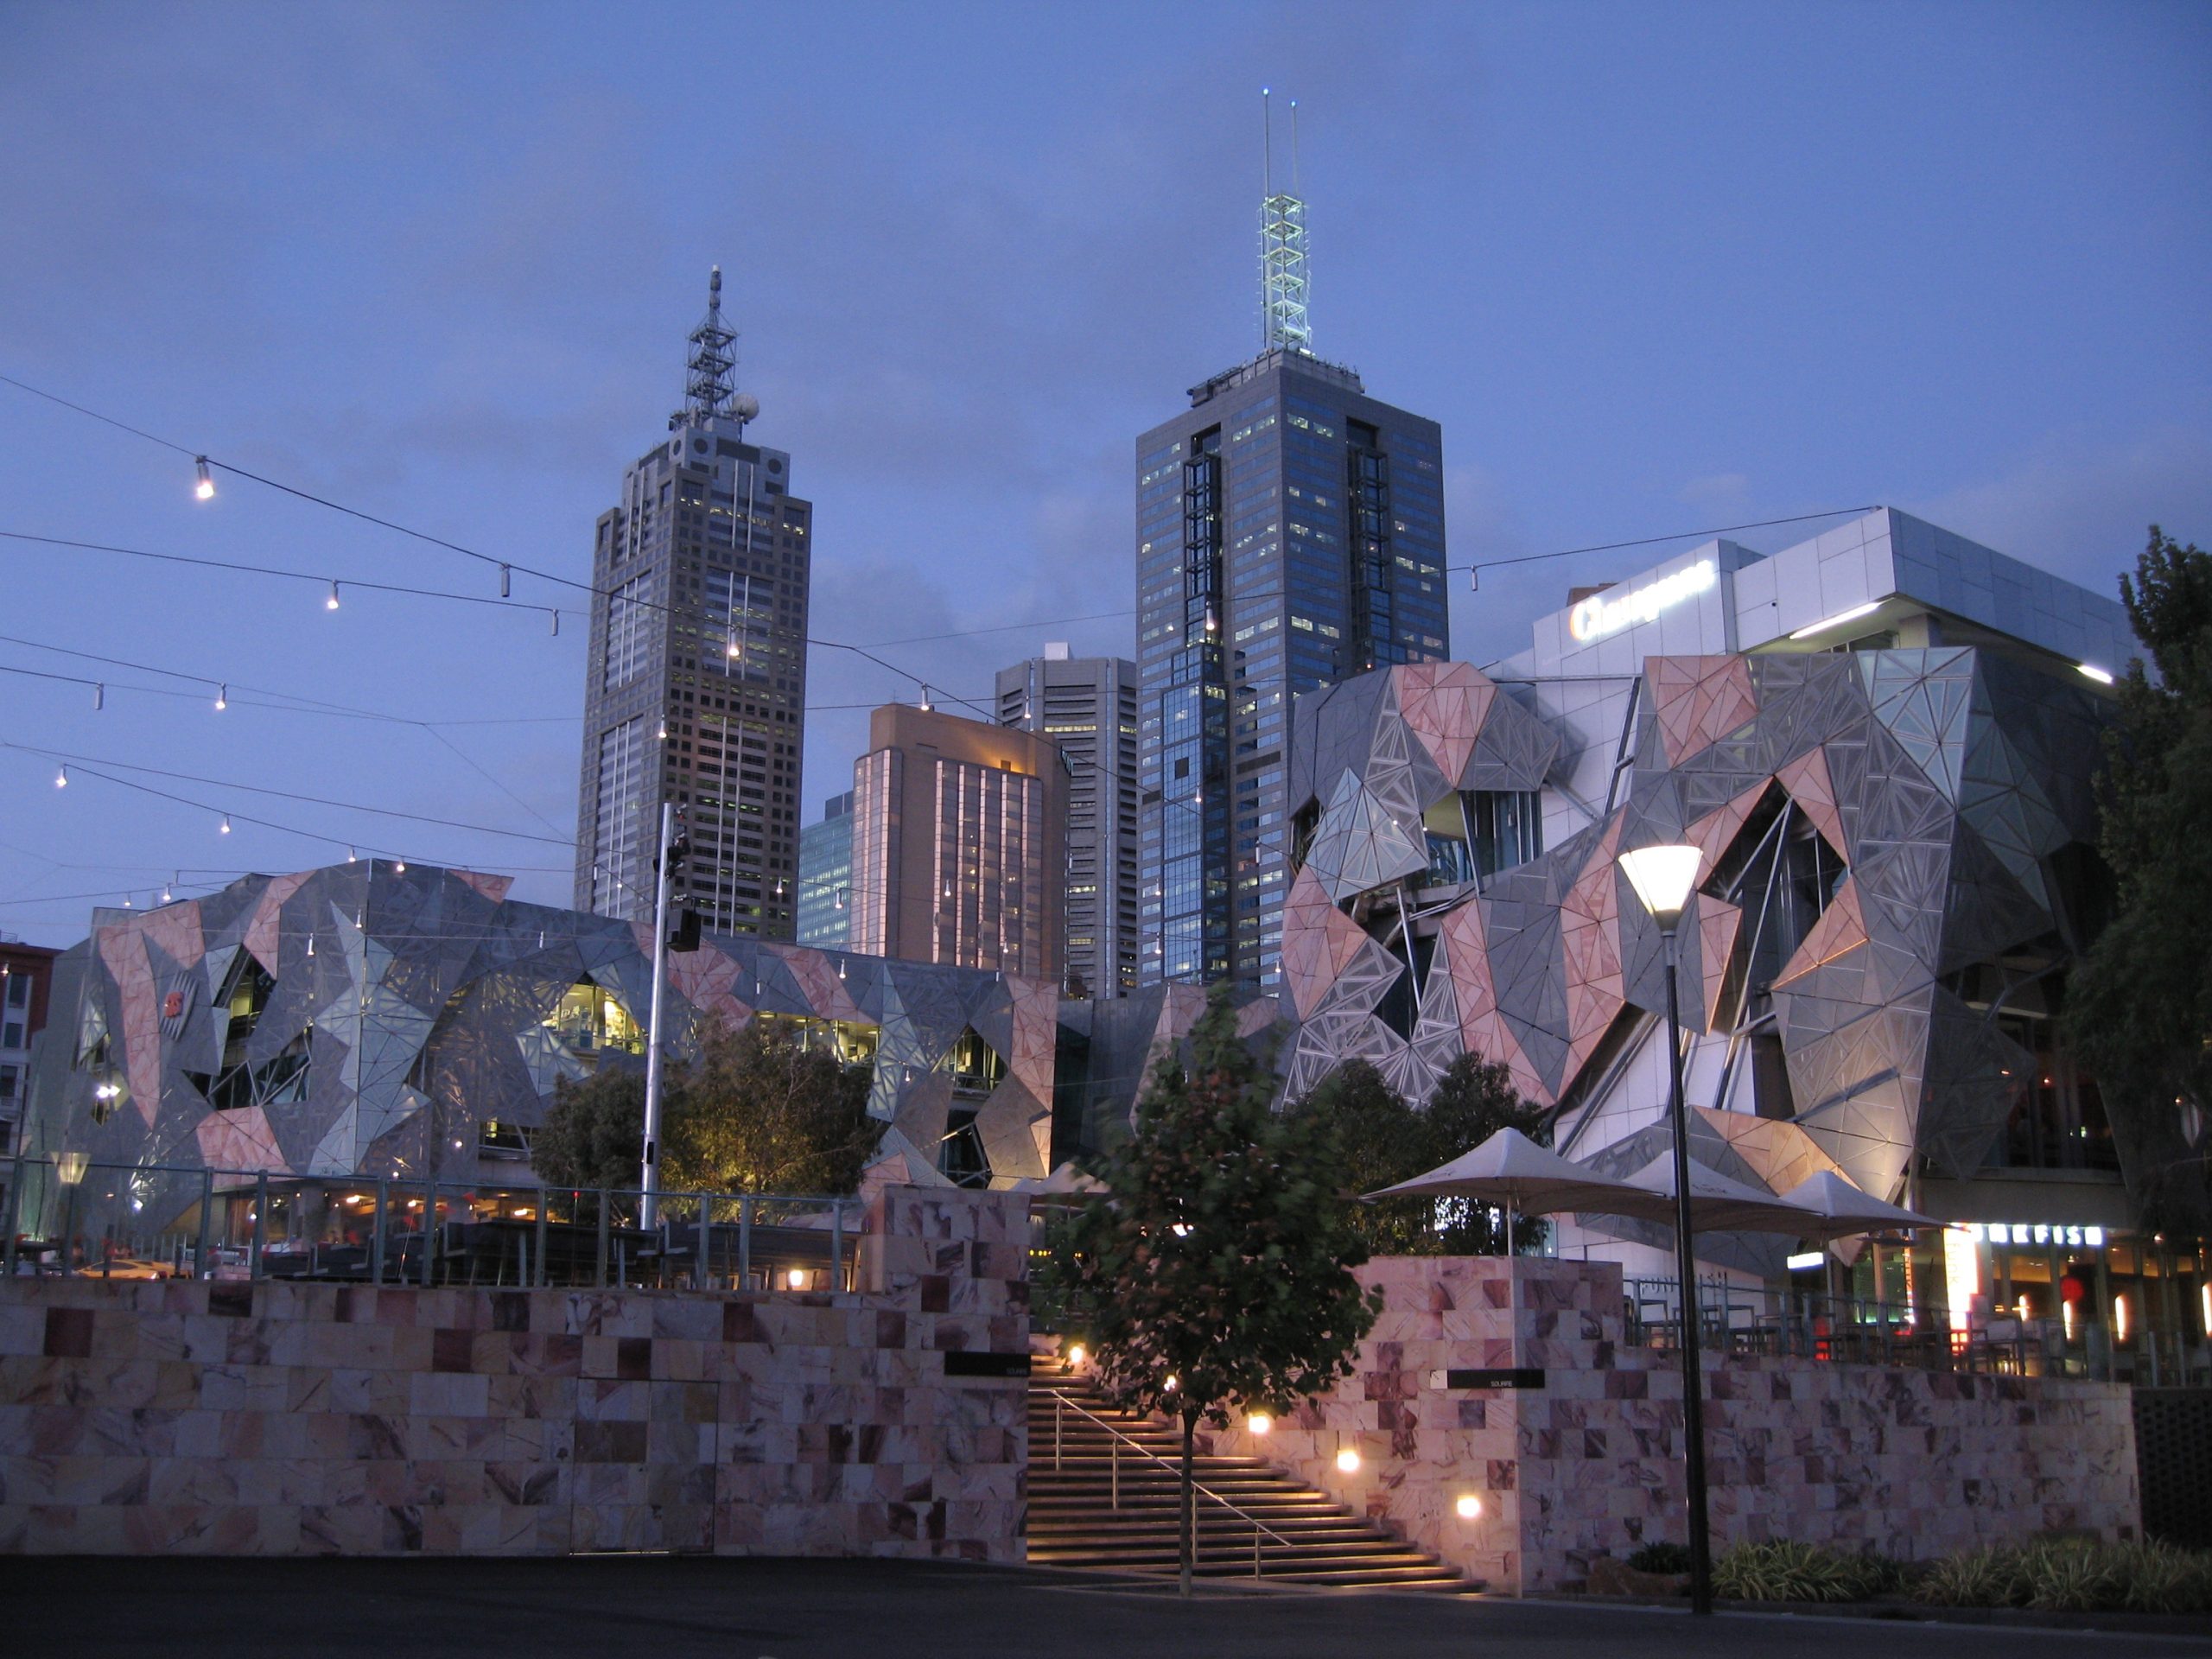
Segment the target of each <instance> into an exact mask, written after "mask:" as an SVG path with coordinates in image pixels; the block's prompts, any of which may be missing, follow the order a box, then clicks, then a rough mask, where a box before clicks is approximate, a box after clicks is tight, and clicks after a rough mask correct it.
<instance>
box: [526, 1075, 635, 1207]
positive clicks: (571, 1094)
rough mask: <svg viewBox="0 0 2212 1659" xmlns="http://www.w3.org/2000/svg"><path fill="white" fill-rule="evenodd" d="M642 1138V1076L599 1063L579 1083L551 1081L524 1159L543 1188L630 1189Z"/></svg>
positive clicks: (564, 1079) (564, 1080)
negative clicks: (547, 1104)
mask: <svg viewBox="0 0 2212 1659" xmlns="http://www.w3.org/2000/svg"><path fill="white" fill-rule="evenodd" d="M644 1150H645V1073H644V1072H642V1071H631V1070H625V1069H619V1068H617V1067H616V1066H614V1065H612V1064H609V1063H607V1062H601V1065H600V1068H599V1070H598V1071H594V1073H593V1074H592V1075H591V1076H590V1077H588V1078H586V1079H585V1080H584V1081H583V1082H582V1083H571V1082H569V1080H568V1079H567V1078H566V1077H563V1078H562V1079H561V1081H560V1082H559V1083H558V1084H555V1085H554V1090H553V1104H552V1105H551V1106H550V1107H549V1108H547V1109H546V1113H545V1122H544V1123H543V1126H542V1127H541V1128H538V1129H537V1131H536V1132H534V1133H533V1134H532V1135H531V1138H530V1160H531V1166H532V1167H533V1168H535V1169H536V1170H537V1178H538V1179H540V1180H542V1181H543V1182H544V1183H545V1184H546V1185H548V1186H556V1187H558V1186H567V1187H595V1186H611V1187H635V1186H636V1185H638V1175H639V1162H640V1160H641V1158H642V1156H643V1154H644Z"/></svg>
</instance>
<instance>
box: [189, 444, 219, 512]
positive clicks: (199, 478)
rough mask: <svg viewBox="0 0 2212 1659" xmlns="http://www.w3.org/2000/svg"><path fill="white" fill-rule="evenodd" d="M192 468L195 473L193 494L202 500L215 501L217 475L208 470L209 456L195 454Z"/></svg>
mask: <svg viewBox="0 0 2212 1659" xmlns="http://www.w3.org/2000/svg"><path fill="white" fill-rule="evenodd" d="M192 470H193V473H194V483H193V486H192V493H193V494H194V495H196V496H198V497H199V498H200V499H201V500H202V501H213V499H215V477H214V474H212V473H210V472H209V471H208V470H207V456H205V455H194V457H193V458H192Z"/></svg>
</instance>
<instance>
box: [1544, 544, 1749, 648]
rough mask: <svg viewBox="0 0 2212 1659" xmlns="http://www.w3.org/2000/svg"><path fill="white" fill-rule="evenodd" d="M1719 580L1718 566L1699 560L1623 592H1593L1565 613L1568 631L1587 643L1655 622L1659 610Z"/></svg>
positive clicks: (1674, 604)
mask: <svg viewBox="0 0 2212 1659" xmlns="http://www.w3.org/2000/svg"><path fill="white" fill-rule="evenodd" d="M1719 580H1720V571H1719V567H1718V566H1716V565H1715V564H1714V563H1713V561H1712V560H1711V559H1700V560H1699V561H1698V562H1697V563H1695V564H1693V565H1689V566H1687V567H1686V568H1684V569H1680V570H1677V571H1675V573H1674V574H1673V575H1667V576H1662V577H1660V578H1659V580H1658V581H1656V582H1645V583H1644V584H1643V587H1641V588H1630V590H1629V591H1628V592H1627V593H1625V594H1615V593H1612V592H1610V591H1608V592H1606V593H1602V594H1591V595H1590V597H1589V598H1587V599H1586V600H1584V601H1582V602H1581V603H1580V604H1579V605H1577V606H1576V607H1574V608H1573V610H1571V611H1569V612H1568V613H1567V632H1569V633H1571V634H1573V636H1574V637H1575V639H1579V640H1580V641H1581V642H1582V643H1583V644H1585V645H1587V644H1588V643H1589V642H1590V641H1591V640H1592V639H1604V638H1605V636H1606V635H1607V634H1609V633H1618V632H1620V631H1621V630H1622V629H1623V628H1627V627H1633V626H1635V625H1636V624H1637V623H1638V622H1652V621H1656V620H1658V617H1659V613H1661V612H1662V611H1666V610H1671V609H1672V608H1673V607H1675V606H1677V605H1679V604H1681V602H1682V601H1684V600H1686V599H1694V598H1695V597H1696V596H1697V595H1698V594H1701V593H1704V592H1706V591H1707V589H1708V588H1711V587H1712V586H1713V583H1714V582H1718V581H1719Z"/></svg>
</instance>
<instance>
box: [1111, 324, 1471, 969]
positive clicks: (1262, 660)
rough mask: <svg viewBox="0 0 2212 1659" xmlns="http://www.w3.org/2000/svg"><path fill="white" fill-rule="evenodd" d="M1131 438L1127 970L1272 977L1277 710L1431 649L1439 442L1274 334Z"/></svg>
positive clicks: (1434, 639)
mask: <svg viewBox="0 0 2212 1659" xmlns="http://www.w3.org/2000/svg"><path fill="white" fill-rule="evenodd" d="M1190 397H1191V407H1190V409H1189V410H1188V411H1187V412H1186V413H1184V414H1181V415H1179V416H1176V417H1175V418H1174V419H1173V420H1172V421H1168V422H1166V423H1163V424H1162V425H1160V426H1157V427H1154V429H1152V430H1151V431H1149V432H1147V433H1146V434H1145V435H1143V436H1142V437H1141V438H1140V439H1139V440H1138V441H1137V449H1136V454H1137V459H1136V474H1137V486H1136V494H1137V524H1136V542H1137V613H1138V623H1137V626H1138V631H1139V632H1138V639H1137V669H1138V674H1139V676H1140V678H1141V683H1142V696H1141V709H1142V718H1141V731H1140V734H1139V740H1140V758H1139V764H1140V766H1141V770H1142V778H1143V789H1144V793H1143V804H1144V805H1143V827H1142V830H1141V835H1142V842H1141V847H1142V865H1143V872H1144V874H1143V887H1142V926H1143V931H1144V936H1145V951H1144V958H1143V964H1142V966H1143V977H1144V979H1145V981H1146V982H1147V983H1154V982H1160V981H1162V980H1166V981H1180V982H1211V981H1214V980H1217V979H1224V978H1226V979H1234V980H1236V982H1238V983H1240V984H1243V985H1247V986H1251V987H1254V988H1258V989H1262V990H1270V991H1271V990H1274V989H1276V988H1279V985H1280V982H1281V932H1282V929H1281V912H1282V898H1283V890H1284V881H1285V879H1286V877H1285V870H1286V858H1287V853H1288V851H1289V848H1288V846H1287V838H1286V823H1285V818H1284V810H1283V785H1284V766H1285V761H1286V758H1287V746H1288V743H1289V739H1290V718H1289V716H1290V707H1289V705H1290V699H1291V698H1292V697H1293V696H1296V695H1297V694H1298V693H1299V692H1300V691H1309V690H1313V688H1314V687H1316V686H1319V685H1323V684H1325V683H1330V682H1332V681H1334V680H1338V679H1340V678H1344V677H1349V676H1351V675H1353V674H1358V673H1362V672H1364V671H1366V670H1368V669H1370V668H1378V667H1383V666H1387V665H1389V664H1395V663H1409V662H1421V661H1427V660H1429V659H1432V658H1442V657H1443V656H1445V655H1446V651H1447V649H1448V641H1449V639H1450V628H1449V626H1448V623H1449V611H1448V606H1447V600H1446V588H1445V576H1444V456H1443V433H1442V429H1440V427H1439V426H1438V425H1437V424H1436V423H1435V422H1433V421H1430V420H1424V419H1423V418H1421V416H1418V415H1412V414H1408V412H1407V411H1405V410H1402V409H1397V408H1394V407H1393V406H1391V405H1390V404H1385V403H1380V402H1378V401H1376V399H1374V398H1372V397H1369V396H1367V393H1366V390H1365V388H1364V387H1363V385H1361V382H1360V378H1359V376H1358V375H1357V374H1356V373H1355V372H1352V371H1351V370H1350V369H1347V368H1342V367H1339V366H1338V365H1335V364H1332V363H1327V362H1324V361H1323V360H1322V359H1319V358H1318V357H1315V356H1313V354H1312V353H1310V352H1308V351H1306V350H1303V349H1301V348H1300V346H1297V345H1296V344H1293V343H1287V342H1286V343H1277V344H1274V345H1273V346H1270V347H1269V349H1268V350H1266V351H1264V352H1262V353H1261V354H1260V355H1259V356H1258V357H1257V358H1255V359H1253V360H1252V361H1250V362H1249V363H1245V364H1243V365H1239V366H1238V367H1236V368H1234V369H1230V370H1229V371H1228V372H1225V373H1222V374H1217V375H1216V376H1214V377H1213V378H1211V379H1210V380H1208V381H1206V382H1205V384H1204V385H1198V386H1195V387H1193V388H1192V391H1191V394H1190Z"/></svg>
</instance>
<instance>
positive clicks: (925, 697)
mask: <svg viewBox="0 0 2212 1659" xmlns="http://www.w3.org/2000/svg"><path fill="white" fill-rule="evenodd" d="M929 711H930V689H929V687H928V686H926V685H925V686H923V687H922V712H923V713H924V714H925V715H926V714H927V713H929Z"/></svg>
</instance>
